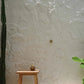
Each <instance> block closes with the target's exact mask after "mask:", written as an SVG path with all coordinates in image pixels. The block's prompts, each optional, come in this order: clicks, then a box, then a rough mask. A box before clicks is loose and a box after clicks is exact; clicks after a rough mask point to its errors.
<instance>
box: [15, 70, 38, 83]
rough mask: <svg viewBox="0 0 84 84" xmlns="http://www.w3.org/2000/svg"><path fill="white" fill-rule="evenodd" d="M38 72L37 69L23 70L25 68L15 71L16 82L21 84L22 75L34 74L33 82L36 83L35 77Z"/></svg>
mask: <svg viewBox="0 0 84 84" xmlns="http://www.w3.org/2000/svg"><path fill="white" fill-rule="evenodd" d="M38 73H39V70H35V71H25V70H23V71H17V72H16V74H19V79H18V84H22V77H23V75H34V79H35V84H38V78H37V74H38Z"/></svg>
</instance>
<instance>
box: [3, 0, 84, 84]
mask: <svg viewBox="0 0 84 84" xmlns="http://www.w3.org/2000/svg"><path fill="white" fill-rule="evenodd" d="M5 1H6V15H7V32H8V33H7V55H6V81H7V84H11V83H12V84H18V81H17V79H18V75H16V71H17V70H28V69H29V67H30V66H31V64H34V65H35V66H36V67H37V68H39V69H40V73H39V84H82V77H83V76H84V75H83V73H84V72H83V70H82V69H81V68H80V66H79V63H75V62H73V61H72V57H73V56H79V57H81V58H84V0H5ZM50 40H53V43H50V42H49V41H50ZM32 80H33V77H24V79H23V84H33V83H34V81H32Z"/></svg>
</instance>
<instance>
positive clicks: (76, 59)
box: [72, 57, 84, 84]
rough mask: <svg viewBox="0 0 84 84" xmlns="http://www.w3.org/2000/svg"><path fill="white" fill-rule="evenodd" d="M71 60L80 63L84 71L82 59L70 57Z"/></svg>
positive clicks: (83, 60) (83, 82) (83, 83)
mask: <svg viewBox="0 0 84 84" xmlns="http://www.w3.org/2000/svg"><path fill="white" fill-rule="evenodd" d="M72 60H74V61H75V62H80V67H81V68H83V69H84V59H80V58H78V57H72ZM82 84H84V78H83V79H82Z"/></svg>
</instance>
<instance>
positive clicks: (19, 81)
mask: <svg viewBox="0 0 84 84" xmlns="http://www.w3.org/2000/svg"><path fill="white" fill-rule="evenodd" d="M18 84H22V75H20V74H19V79H18Z"/></svg>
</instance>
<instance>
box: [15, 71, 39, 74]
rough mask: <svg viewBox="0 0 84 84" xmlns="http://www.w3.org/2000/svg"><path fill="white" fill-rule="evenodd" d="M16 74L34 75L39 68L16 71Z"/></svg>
mask: <svg viewBox="0 0 84 84" xmlns="http://www.w3.org/2000/svg"><path fill="white" fill-rule="evenodd" d="M16 73H17V74H21V75H36V74H38V73H39V70H36V71H17V72H16Z"/></svg>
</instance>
